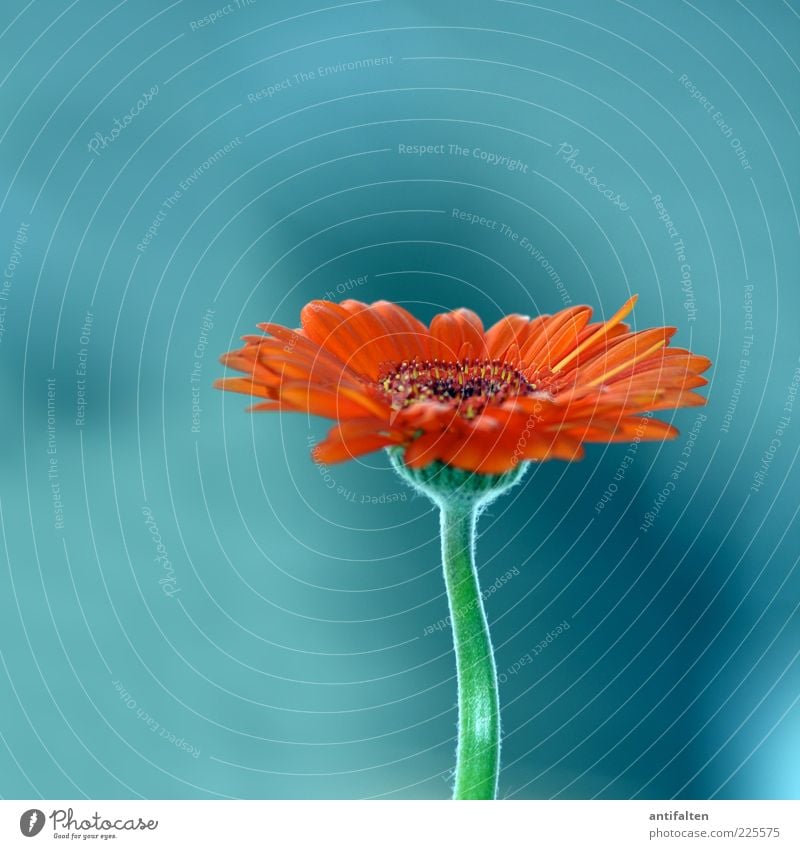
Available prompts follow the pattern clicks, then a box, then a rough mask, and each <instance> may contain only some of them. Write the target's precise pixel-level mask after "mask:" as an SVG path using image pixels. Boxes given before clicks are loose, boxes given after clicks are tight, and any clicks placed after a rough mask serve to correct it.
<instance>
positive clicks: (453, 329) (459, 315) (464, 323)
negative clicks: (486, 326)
mask: <svg viewBox="0 0 800 849" xmlns="http://www.w3.org/2000/svg"><path fill="white" fill-rule="evenodd" d="M430 332H431V340H432V345H431V348H432V350H431V354H432V356H433V358H434V359H438V360H444V361H452V360H456V359H458V355H459V353H460V351H461V348H462V346H463V345H464V343H465V342H468V343H469V344H470V345H471V346H472V350H473V356H475V357H481V358H483V357H485V356H486V343H485V341H484V337H483V323H482V322H481V320H480V318H478V316H477V315H476V314H475V313H474V312H472V310H468V309H463V308H462V309H458V310H454V311H453V312H447V313H441V314H440V315H436V316H434V317H433V320H432V321H431V331H430Z"/></svg>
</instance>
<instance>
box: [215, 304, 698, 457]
mask: <svg viewBox="0 0 800 849" xmlns="http://www.w3.org/2000/svg"><path fill="white" fill-rule="evenodd" d="M635 302H636V297H635V296H634V297H632V298H630V300H628V301H627V302H626V303H625V305H624V306H623V307H622V308H621V309H620V310H619V311H618V312H616V313H615V314H614V315H613V316H612V317H611V318H610V319H609V320H608V321H605V322H592V321H591V317H592V310H591V308H590V307H587V306H578V307H572V308H570V309H566V310H562V311H561V312H557V313H556V314H555V315H541V316H537V317H536V318H533V319H531V318H529V317H528V316H524V315H508V316H506V317H504V318H502V319H501V320H500V321H498V322H497V323H496V324H494V325H493V326H492V327H490V328H489V329H488V330H486V331H485V330H484V328H483V324H482V322H481V320H480V318H479V317H478V316H477V315H476V314H475V313H474V312H472V311H471V310H467V309H458V310H455V311H454V312H450V313H443V314H441V315H437V316H436V317H435V318H434V319H433V320H432V321H431V323H430V326H429V327H426V326H425V325H424V324H423V323H422V322H421V321H419V320H418V319H416V318H415V317H414V316H413V315H411V314H410V313H409V312H408V311H407V310H405V309H403V307H400V306H398V305H397V304H393V303H389V302H388V301H377V302H376V303H373V304H364V303H361V302H360V301H352V300H348V301H343V302H342V303H339V304H337V303H331V302H329V301H312V302H311V303H309V304H307V305H306V306H305V307H304V308H303V311H302V313H301V317H300V318H301V324H302V328H300V329H296V330H291V329H289V328H286V327H283V326H281V325H279V324H272V323H266V324H261V325H259V327H260V328H261V329H262V330H263V331H265V332H266V333H267V334H268V335H266V336H245V337H244V342H245V345H244V347H243V348H240V349H239V350H237V351H232V352H230V353H228V354H225V355H224V356H223V357H222V362H223V363H224V364H225V365H226V366H228V367H229V368H232V369H236V370H237V371H240V372H243V373H244V375H245V376H244V377H232V378H225V379H222V380H219V381H217V383H216V385H217V386H218V387H219V388H221V389H228V390H233V391H235V392H243V393H245V394H247V395H251V396H257V397H259V398H263V399H266V400H264V401H263V402H261V403H257V404H256V405H255V406H253V407H251V409H252V410H284V411H295V412H304V413H311V414H314V415H318V416H324V417H327V418H330V419H334V420H335V421H336V422H337V424H336V426H335V427H334V428H333V429H332V430H331V431H330V433H329V434H328V437H327V439H325V441H324V442H321V443H320V444H319V445H318V446H317V447H316V449H315V452H314V454H315V458H316V459H317V460H318V461H319V462H324V463H337V462H341V461H343V460H348V459H351V458H352V457H356V456H359V455H361V454H367V453H369V452H371V451H375V450H377V449H379V448H384V447H388V446H401V447H402V448H404V449H405V457H404V459H405V463H406V465H407V466H409V467H410V468H412V469H413V468H421V467H423V466H427V465H429V464H431V463H433V462H435V461H437V460H438V461H440V462H442V463H445V464H446V465H448V466H451V467H455V468H459V469H464V470H466V471H472V472H480V473H484V474H502V473H504V472H507V471H509V470H511V469H512V468H514V467H515V466H516V465H517V464H518V463H521V462H523V461H529V460H548V459H550V458H558V459H562V460H574V459H578V458H580V457H581V456H582V454H583V448H582V445H583V443H585V442H617V441H626V440H631V439H634V438H639V439H647V440H662V439H669V438H672V437H674V436H675V435H676V434H677V431H676V430H675V428H673V427H672V426H670V425H669V424H666V423H665V422H662V421H659V420H657V419H652V418H650V417H649V416H642V413H645V412H649V411H653V410H662V409H670V408H675V407H683V406H696V405H700V404H704V403H705V399H704V398H703V397H702V396H701V395H698V394H697V393H696V392H693V391H692V390H693V389H696V388H697V387H698V386H702V385H703V384H705V383H706V380H705V379H704V378H703V377H701V376H700V374H701V372H703V371H705V370H706V369H707V368H708V367H709V365H710V364H711V363H710V360H709V359H707V358H706V357H702V356H697V355H695V354H692V353H691V352H690V351H687V350H685V349H683V348H671V347H669V341H670V338H671V337H672V336H673V335H674V333H675V331H676V328H674V327H659V328H654V329H652V330H642V331H637V332H632V331H631V330H630V328H629V327H628V326H627V325H626V324H624V323H623V319H624V318H625V317H626V316H627V315H628V313H629V312H630V311H631V310H632V309H633V305H634V303H635Z"/></svg>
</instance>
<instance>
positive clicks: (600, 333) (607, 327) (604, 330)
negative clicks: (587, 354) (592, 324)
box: [552, 295, 639, 374]
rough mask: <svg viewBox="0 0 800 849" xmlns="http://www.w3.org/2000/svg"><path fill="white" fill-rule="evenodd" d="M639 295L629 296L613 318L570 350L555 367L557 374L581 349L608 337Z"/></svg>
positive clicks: (553, 369) (553, 368)
mask: <svg viewBox="0 0 800 849" xmlns="http://www.w3.org/2000/svg"><path fill="white" fill-rule="evenodd" d="M638 298H639V296H638V295H633V296H632V297H630V298H628V300H627V301H625V303H624V304H623V305H622V306H621V307H620V308H619V309H618V310H617V311H616V312H615V313H614V315H612V316H611V318H610V319H609V320H608V321H607V322H605V324H603V325H602V326H601V327H599V328H598V329H597V330H595V332H594V333H592V335H591V336H589V337H587V338H586V339H584V340H583V342H581V343H580V344H579V345H578V346H577V347H576V348H574V349H573V350H572V351H570V353H569V354H567V355H566V356H565V357H563V358H562V359H561V360H560V361H559V362H557V363H556V364H555V365H554V366H553V367H552V371H553V372H554V373H555V374H557V373H558V372H560V371H563V370H564V368H565V367H566V366H568V365H569V364H570V363H571V362H572V361H573V360H574V359H576V358H577V357H578V355H579V354H580V353H581V351H585V350H586V349H587V348H589V347H591V346H592V345H593V344H594V343H595V342H596V341H598V340H600V339H603V338H604V337H606V336H607V335H608V333H609V331H611V330H612V329H613V328H614V327H616V325H618V324H619V323H620V322H621V321H622V320H623V319H624V318H626V316H627V315H628V314H629V313H630V312H631V310H632V309H633V307H634V305H635V304H636V301H637V299H638Z"/></svg>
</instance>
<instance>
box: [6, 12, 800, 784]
mask: <svg viewBox="0 0 800 849" xmlns="http://www.w3.org/2000/svg"><path fill="white" fill-rule="evenodd" d="M0 33H1V34H2V35H1V36H0V45H2V48H3V49H2V51H1V52H0V55H2V60H1V64H0V78H1V79H2V84H1V86H0V103H1V104H2V106H1V108H2V115H3V121H2V127H0V154H1V156H0V169H1V170H2V176H1V178H0V233H1V234H2V239H1V240H0V264H2V268H3V272H2V275H3V276H2V280H0V381H2V392H3V399H4V401H3V404H2V406H1V407H0V424H1V426H2V444H3V455H2V456H3V460H2V466H3V472H2V479H1V481H0V515H1V517H2V524H1V526H0V532H1V535H2V545H0V659H1V660H2V667H1V668H0V706H2V707H1V708H0V795H2V796H4V797H12V798H29V797H40V796H41V797H45V798H82V797H95V798H98V797H99V798H117V797H119V798H128V797H132V798H136V797H156V798H158V797H166V798H181V797H187V798H195V797H211V798H217V797H245V798H319V797H333V798H353V797H358V798H361V797H394V798H431V797H433V798H445V797H446V796H448V795H449V792H450V787H449V770H450V769H451V767H452V766H453V762H454V749H455V736H454V735H455V721H456V714H455V680H454V659H453V655H452V651H451V641H450V634H449V630H448V628H447V627H446V625H443V624H441V622H440V620H443V619H444V618H445V617H446V615H447V609H446V599H445V597H444V592H443V589H444V588H443V583H442V579H441V575H440V567H439V562H438V541H437V530H438V527H437V521H436V517H435V515H434V513H433V512H432V510H431V508H430V506H429V505H428V504H427V503H425V502H424V501H422V500H419V499H415V498H413V497H412V495H411V493H410V492H408V491H407V490H406V489H405V488H404V487H403V486H402V485H401V483H400V482H399V481H398V480H397V479H396V478H395V477H394V475H393V473H392V472H391V471H390V470H389V468H388V464H387V460H386V458H385V457H384V456H382V455H380V454H376V455H373V456H370V457H368V458H366V460H364V461H362V462H358V463H350V464H347V465H341V466H336V467H331V468H329V469H327V468H324V467H322V468H321V467H317V466H315V465H314V464H313V463H312V462H311V460H310V459H309V450H310V447H311V446H312V445H313V444H314V442H315V441H316V440H318V439H319V438H320V437H321V436H322V435H323V434H324V432H325V430H326V428H327V424H326V423H325V422H323V421H319V420H309V419H307V418H305V417H303V416H297V415H295V416H285V417H282V418H281V417H278V416H266V415H261V416H250V415H247V414H245V413H244V412H243V408H244V406H245V405H246V401H247V399H245V398H243V397H242V398H239V397H235V396H231V395H226V396H223V395H222V394H221V393H218V392H215V391H214V390H213V389H212V388H211V383H212V381H213V380H214V378H216V377H218V376H220V375H221V374H222V369H221V366H219V365H218V362H217V357H218V355H219V354H220V353H222V352H223V351H226V350H228V349H229V348H231V347H234V346H235V345H236V342H237V339H238V337H239V336H240V335H241V334H244V333H249V332H252V331H253V329H254V326H255V324H256V323H257V322H259V321H266V320H270V319H271V320H275V321H279V322H281V323H284V324H288V325H292V326H294V325H295V324H296V323H297V320H298V314H299V310H300V308H301V307H302V305H303V304H304V303H305V302H306V301H308V300H310V299H312V298H319V297H327V298H329V299H334V300H341V299H343V298H346V297H355V298H358V299H360V300H366V301H371V300H377V299H381V298H388V299H392V300H396V301H399V302H401V303H403V304H405V305H406V306H408V307H409V308H410V309H411V310H413V311H414V312H415V313H416V314H417V315H418V316H419V317H420V318H423V319H425V320H428V319H430V317H431V316H432V315H434V314H435V313H436V312H437V311H440V310H443V309H452V308H455V307H458V306H468V307H471V308H473V309H474V310H476V311H478V312H479V313H480V314H481V315H482V317H483V318H484V320H485V321H486V322H487V324H488V323H491V322H493V321H495V320H496V319H497V318H498V317H499V316H501V315H502V314H504V313H506V312H527V313H530V314H535V313H537V312H552V311H554V310H558V309H560V308H562V307H564V306H568V305H571V304H579V303H588V304H591V305H592V306H593V307H594V308H595V311H596V314H597V315H606V316H607V315H610V314H611V313H613V312H614V311H615V310H616V309H617V307H618V306H619V305H620V304H621V303H622V302H623V301H624V300H625V299H626V298H627V297H628V296H629V294H630V293H633V292H638V293H639V294H640V300H639V304H638V306H637V308H636V311H635V313H634V322H635V325H636V326H637V327H646V326H650V325H659V324H672V325H676V326H677V327H678V334H677V338H676V340H675V341H676V344H679V345H682V346H687V347H691V348H692V349H694V350H695V351H697V352H698V353H704V354H707V355H709V356H710V357H712V359H713V360H714V367H713V370H712V371H711V372H710V378H711V385H710V386H709V387H708V397H709V405H708V407H707V408H705V409H703V410H701V411H697V410H685V411H680V412H678V413H676V414H674V415H671V414H667V416H666V418H669V419H670V420H671V421H673V422H674V423H675V424H676V425H677V426H678V427H679V428H680V429H681V436H680V437H679V438H678V440H676V441H675V442H671V443H666V444H663V445H658V444H642V445H641V446H639V447H638V448H636V449H635V448H633V447H631V446H628V445H614V446H610V447H595V448H593V449H591V450H589V451H588V452H587V454H588V456H587V458H586V459H585V460H584V461H583V462H581V463H575V464H572V465H565V464H561V463H558V462H552V463H548V464H545V465H541V466H539V467H537V468H535V469H533V471H532V473H530V474H529V475H528V477H527V479H526V481H525V484H524V486H522V487H519V488H518V489H516V490H515V491H514V492H513V495H512V497H508V498H506V499H505V500H503V501H501V502H499V503H497V504H496V505H494V507H493V508H492V509H491V511H490V513H489V514H487V515H485V516H484V517H483V519H482V523H481V531H482V535H481V537H480V540H479V552H478V554H479V561H480V569H481V577H482V581H483V583H484V586H485V587H487V588H488V589H487V601H486V603H487V608H488V615H489V618H490V621H491V627H492V631H493V635H494V640H495V644H496V652H497V663H498V667H499V670H500V672H501V681H502V682H503V683H502V689H501V701H502V716H503V727H504V743H503V771H502V775H501V794H502V795H503V796H506V797H509V798H518V799H521V798H548V797H557V798H592V797H600V798H629V797H637V798H672V797H676V798H709V797H715V798H748V797H756V798H770V797H774V798H791V797H797V795H798V793H800V774H798V771H797V754H798V744H800V707H799V706H798V699H800V662H798V653H799V652H800V616H799V615H798V603H799V602H800V576H799V575H798V564H797V561H798V548H799V546H798V541H800V534H798V518H797V513H798V504H799V503H800V499H799V498H798V463H797V459H798V448H799V447H800V400H798V398H797V389H798V383H800V371H799V370H798V368H799V367H800V362H799V361H798V356H799V355H800V339H799V336H798V319H797V316H798V314H799V313H798V311H799V310H800V290H799V289H798V285H797V269H798V266H799V265H800V263H798V260H799V259H800V257H799V256H798V253H799V251H798V233H799V232H800V223H799V221H798V209H797V199H796V198H795V197H793V195H792V190H793V188H796V187H797V185H798V177H799V176H800V174H799V173H798V172H799V168H798V166H799V159H800V157H798V123H797V122H798V121H800V102H799V100H800V99H799V98H798V91H800V87H798V71H799V70H800V69H799V68H798V64H797V63H798V61H800V49H799V47H800V45H799V43H798V42H799V37H800V4H798V3H797V2H796V0H790V2H777V0H774V2H772V0H770V2H766V3H756V2H754V0H744V2H742V3H729V2H724V0H699V1H698V2H694V3H689V2H672V3H669V4H665V3H659V2H655V0H635V2H631V3H623V2H612V0H603V2H590V0H567V2H563V3H550V4H545V5H537V4H534V3H528V2H510V0H508V1H507V2H490V1H489V0H485V2H473V3H464V2H460V3H459V2H451V1H450V0H446V2H444V1H443V0H437V2H421V0H357V2H348V3H333V4H328V5H326V4H323V3H317V4H316V5H315V4H313V3H309V2H308V0H293V2H284V0H277V2H266V0H250V1H249V2H248V0H232V2H231V3H229V4H227V5H225V4H224V3H223V2H222V0H212V2H189V0H184V1H183V2H174V3H171V4H162V3H159V2H156V0H140V2H136V3H133V2H120V3H117V4H116V5H114V4H110V3H101V2H97V0H94V2H93V0H76V2H72V3H69V4H66V3H65V4H58V9H54V8H53V7H52V6H51V5H50V4H44V3H42V2H41V0H40V1H39V2H30V3H27V4H24V3H23V2H21V0H8V2H6V3H4V5H3V11H2V19H1V20H0ZM503 576H505V581H504V582H503V581H501V580H500V579H501V578H503ZM492 588H494V589H492ZM563 623H566V624H567V625H569V627H568V628H567V627H564V625H563ZM560 625H561V628H560V629H559V626H560ZM551 632H557V633H556V636H555V637H551V639H550V640H549V641H548V634H550V633H551ZM542 642H544V645H545V646H546V647H545V648H544V650H539V651H538V653H535V651H534V650H535V647H536V646H537V645H538V644H540V643H542Z"/></svg>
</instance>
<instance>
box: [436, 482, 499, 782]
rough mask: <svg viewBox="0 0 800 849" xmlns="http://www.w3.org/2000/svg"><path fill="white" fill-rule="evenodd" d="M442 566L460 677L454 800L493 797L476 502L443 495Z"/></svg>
mask: <svg viewBox="0 0 800 849" xmlns="http://www.w3.org/2000/svg"><path fill="white" fill-rule="evenodd" d="M439 506H440V508H441V516H440V518H441V528H442V564H443V566H444V577H445V583H446V585H447V597H448V600H449V602H450V620H451V622H452V626H453V643H454V648H455V654H456V674H457V677H458V752H457V756H456V783H455V789H454V791H453V798H454V799H494V798H495V795H496V793H497V778H498V773H499V770H500V706H499V700H498V695H497V670H496V669H495V663H494V653H493V651H492V641H491V638H490V637H489V626H488V623H487V621H486V614H485V613H484V610H483V600H482V598H481V591H480V586H479V584H478V575H477V572H476V570H475V563H474V560H475V523H476V519H477V506H476V504H475V503H473V502H471V501H469V502H465V501H464V500H457V499H452V500H449V501H448V500H447V499H443V500H442V501H441V502H440V504H439Z"/></svg>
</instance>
